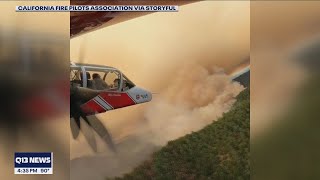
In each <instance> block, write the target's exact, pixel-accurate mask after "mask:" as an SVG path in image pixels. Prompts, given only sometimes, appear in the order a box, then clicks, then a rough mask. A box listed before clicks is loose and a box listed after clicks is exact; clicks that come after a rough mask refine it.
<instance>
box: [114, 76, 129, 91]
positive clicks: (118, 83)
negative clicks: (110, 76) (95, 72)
mask: <svg viewBox="0 0 320 180" xmlns="http://www.w3.org/2000/svg"><path fill="white" fill-rule="evenodd" d="M113 83H114V84H113V90H118V88H119V85H120V79H118V78H117V79H115V80H114V81H113ZM128 89H129V87H128V86H127V82H126V80H123V81H122V89H121V91H127V90H128Z"/></svg>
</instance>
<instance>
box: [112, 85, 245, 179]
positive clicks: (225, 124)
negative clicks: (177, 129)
mask: <svg viewBox="0 0 320 180" xmlns="http://www.w3.org/2000/svg"><path fill="white" fill-rule="evenodd" d="M249 148H250V91H249V90H248V89H246V90H244V91H243V92H241V93H240V94H239V95H238V96H237V102H236V103H235V104H234V106H233V108H232V109H231V110H230V111H229V112H227V113H225V114H224V115H223V117H222V118H220V119H219V120H218V121H216V122H214V123H212V124H210V125H208V126H206V127H205V128H204V129H202V130H200V131H198V132H193V133H191V134H188V135H186V136H184V137H181V138H179V139H177V140H174V141H171V142H169V143H168V144H167V145H166V146H165V147H163V148H162V149H160V150H159V151H157V152H155V153H154V154H153V155H152V157H151V158H150V160H148V161H145V162H144V163H143V164H142V165H140V166H138V167H137V168H135V169H134V170H133V171H132V172H131V173H129V174H126V175H124V176H123V177H117V178H115V179H117V180H120V179H124V180H126V179H130V180H132V179H137V180H140V179H190V180H191V179H197V180H199V179H249V178H250V161H249V152H250V149H249ZM107 179H109V178H107Z"/></svg>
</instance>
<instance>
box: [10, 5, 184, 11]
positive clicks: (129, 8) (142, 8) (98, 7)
mask: <svg viewBox="0 0 320 180" xmlns="http://www.w3.org/2000/svg"><path fill="white" fill-rule="evenodd" d="M178 10H179V7H178V6H172V5H170V6H169V5H121V6H120V5H119V6H106V5H95V6H87V5H78V6H16V12H73V11H124V12H129V11H133V12H136V11H144V12H178Z"/></svg>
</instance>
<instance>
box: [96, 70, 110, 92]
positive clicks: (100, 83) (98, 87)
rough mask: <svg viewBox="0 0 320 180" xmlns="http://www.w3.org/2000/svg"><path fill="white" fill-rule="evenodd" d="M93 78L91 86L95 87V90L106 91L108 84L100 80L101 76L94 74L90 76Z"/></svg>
mask: <svg viewBox="0 0 320 180" xmlns="http://www.w3.org/2000/svg"><path fill="white" fill-rule="evenodd" d="M92 78H93V84H94V86H95V89H96V90H104V89H108V87H109V86H108V84H107V83H106V82H105V81H104V80H102V79H101V76H100V75H99V74H97V73H94V74H93V75H92Z"/></svg>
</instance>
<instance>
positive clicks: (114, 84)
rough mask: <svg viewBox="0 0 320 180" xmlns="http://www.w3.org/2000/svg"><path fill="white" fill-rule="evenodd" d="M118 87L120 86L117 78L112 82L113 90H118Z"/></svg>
mask: <svg viewBox="0 0 320 180" xmlns="http://www.w3.org/2000/svg"><path fill="white" fill-rule="evenodd" d="M119 86H120V79H118V78H117V79H115V80H113V89H114V90H116V89H118V88H119Z"/></svg>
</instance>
